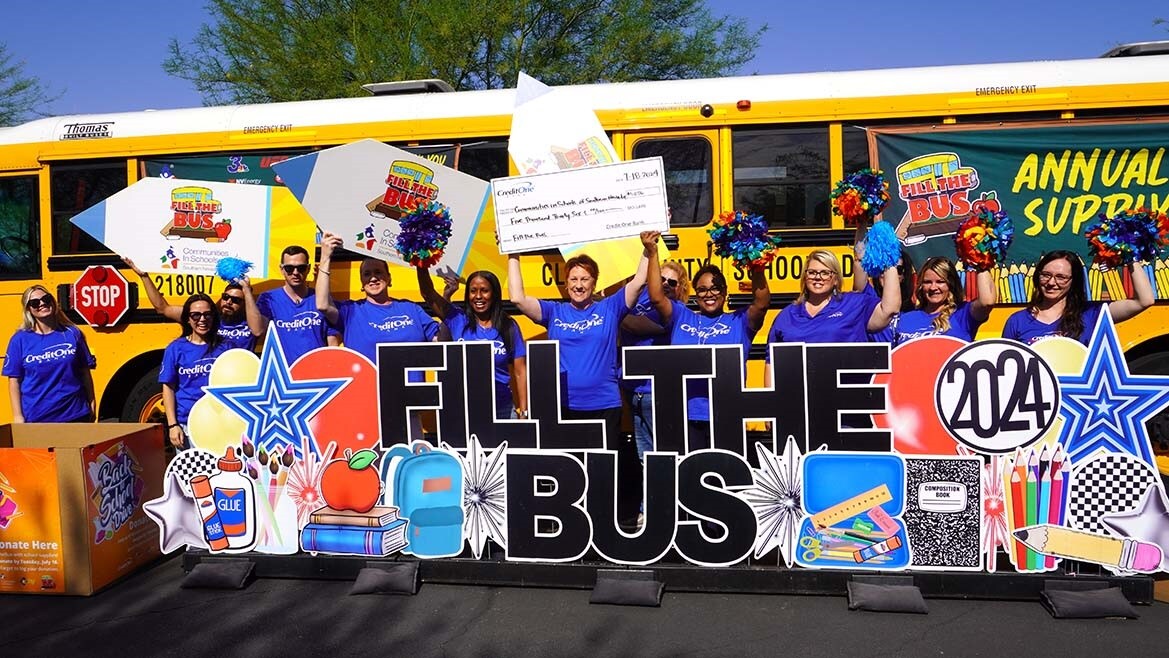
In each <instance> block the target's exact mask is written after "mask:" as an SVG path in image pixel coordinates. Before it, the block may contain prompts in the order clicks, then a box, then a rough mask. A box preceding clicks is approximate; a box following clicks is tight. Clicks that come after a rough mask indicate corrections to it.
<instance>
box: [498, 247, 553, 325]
mask: <svg viewBox="0 0 1169 658" xmlns="http://www.w3.org/2000/svg"><path fill="white" fill-rule="evenodd" d="M507 296H508V297H511V303H512V304H515V305H516V308H518V309H519V310H520V313H523V314H524V315H526V316H528V319H529V320H531V321H532V322H539V321H540V320H542V319H543V317H544V316H543V314H542V313H541V312H540V300H538V299H536V298H535V297H528V295H527V293H525V292H524V275H523V272H522V271H521V269H520V257H519V255H518V254H509V255H508V257H507Z"/></svg>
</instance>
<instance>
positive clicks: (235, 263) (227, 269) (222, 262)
mask: <svg viewBox="0 0 1169 658" xmlns="http://www.w3.org/2000/svg"><path fill="white" fill-rule="evenodd" d="M251 271H252V262H251V261H248V260H243V259H242V258H233V257H231V256H227V257H225V258H220V259H219V262H218V263H216V264H215V275H216V276H218V277H219V278H221V279H223V280H224V281H227V282H228V283H232V282H234V281H239V280H240V279H242V278H244V277H245V276H247V275H248V272H251Z"/></svg>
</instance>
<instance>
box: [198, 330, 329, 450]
mask: <svg viewBox="0 0 1169 658" xmlns="http://www.w3.org/2000/svg"><path fill="white" fill-rule="evenodd" d="M351 379H352V378H350V377H342V378H338V379H314V380H311V381H293V380H292V378H291V376H290V374H289V370H288V361H287V360H286V359H285V358H284V350H282V349H281V347H280V337H279V334H277V332H275V331H269V332H268V337H267V338H266V339H265V340H264V350H263V352H261V354H260V372H259V376H258V377H257V378H256V383H255V384H249V385H245V386H208V387H206V388H205V389H204V390H206V391H207V393H208V394H209V395H212V396H214V397H215V399H217V400H219V401H220V402H222V403H223V404H224V405H225V406H226V407H227V408H228V409H231V410H232V411H233V412H235V413H236V415H238V416H239V417H240V418H243V419H244V420H245V421H247V423H248V429H247V435H248V437H249V438H250V439H251V440H252V442H253V443H255V444H256V447H258V448H264V450H266V451H267V452H268V453H271V452H272V450H273V449H274V448H275V447H276V446H281V449H282V450H284V451H288V450H292V451H293V454H296V455H297V456H299V457H303V456H304V455H300V454H299V453H300V441H301V437H312V438H313V440H312V441H309V445H310V446H312V450H313V451H314V452H316V451H317V442H316V437H314V436H313V434H312V431H311V430H310V429H309V419H311V418H312V417H313V416H314V415H316V413H317V412H319V411H320V410H321V409H322V408H324V406H325V405H326V404H328V403H329V401H330V400H332V399H333V397H334V396H336V395H337V393H339V392H340V391H341V389H343V388H345V386H346V385H347V384H348V383H349V382H350V381H351Z"/></svg>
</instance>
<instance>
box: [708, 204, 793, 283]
mask: <svg viewBox="0 0 1169 658" xmlns="http://www.w3.org/2000/svg"><path fill="white" fill-rule="evenodd" d="M710 241H711V244H712V245H713V246H714V253H715V255H717V256H720V257H722V258H730V259H732V260H733V261H734V263H735V267H741V268H748V269H749V268H752V267H764V266H766V265H767V264H768V263H770V262H771V259H773V258H775V248H776V247H778V246H779V236H775V235H769V234H768V233H767V222H766V221H764V219H763V217H762V216H760V215H748V214H747V213H745V212H742V211H740V212H724V213H722V214H720V215H719V216H718V217H716V218H715V219H714V223H713V225H712V226H711V228H710Z"/></svg>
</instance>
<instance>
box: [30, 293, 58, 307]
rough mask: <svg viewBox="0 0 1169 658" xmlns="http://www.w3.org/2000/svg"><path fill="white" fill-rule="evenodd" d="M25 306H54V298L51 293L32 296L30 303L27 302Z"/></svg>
mask: <svg viewBox="0 0 1169 658" xmlns="http://www.w3.org/2000/svg"><path fill="white" fill-rule="evenodd" d="M25 306H27V307H29V308H41V307H42V306H43V307H47V308H52V307H53V298H52V297H50V296H49V295H43V296H41V297H30V298H29V300H28V303H27V304H25Z"/></svg>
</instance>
